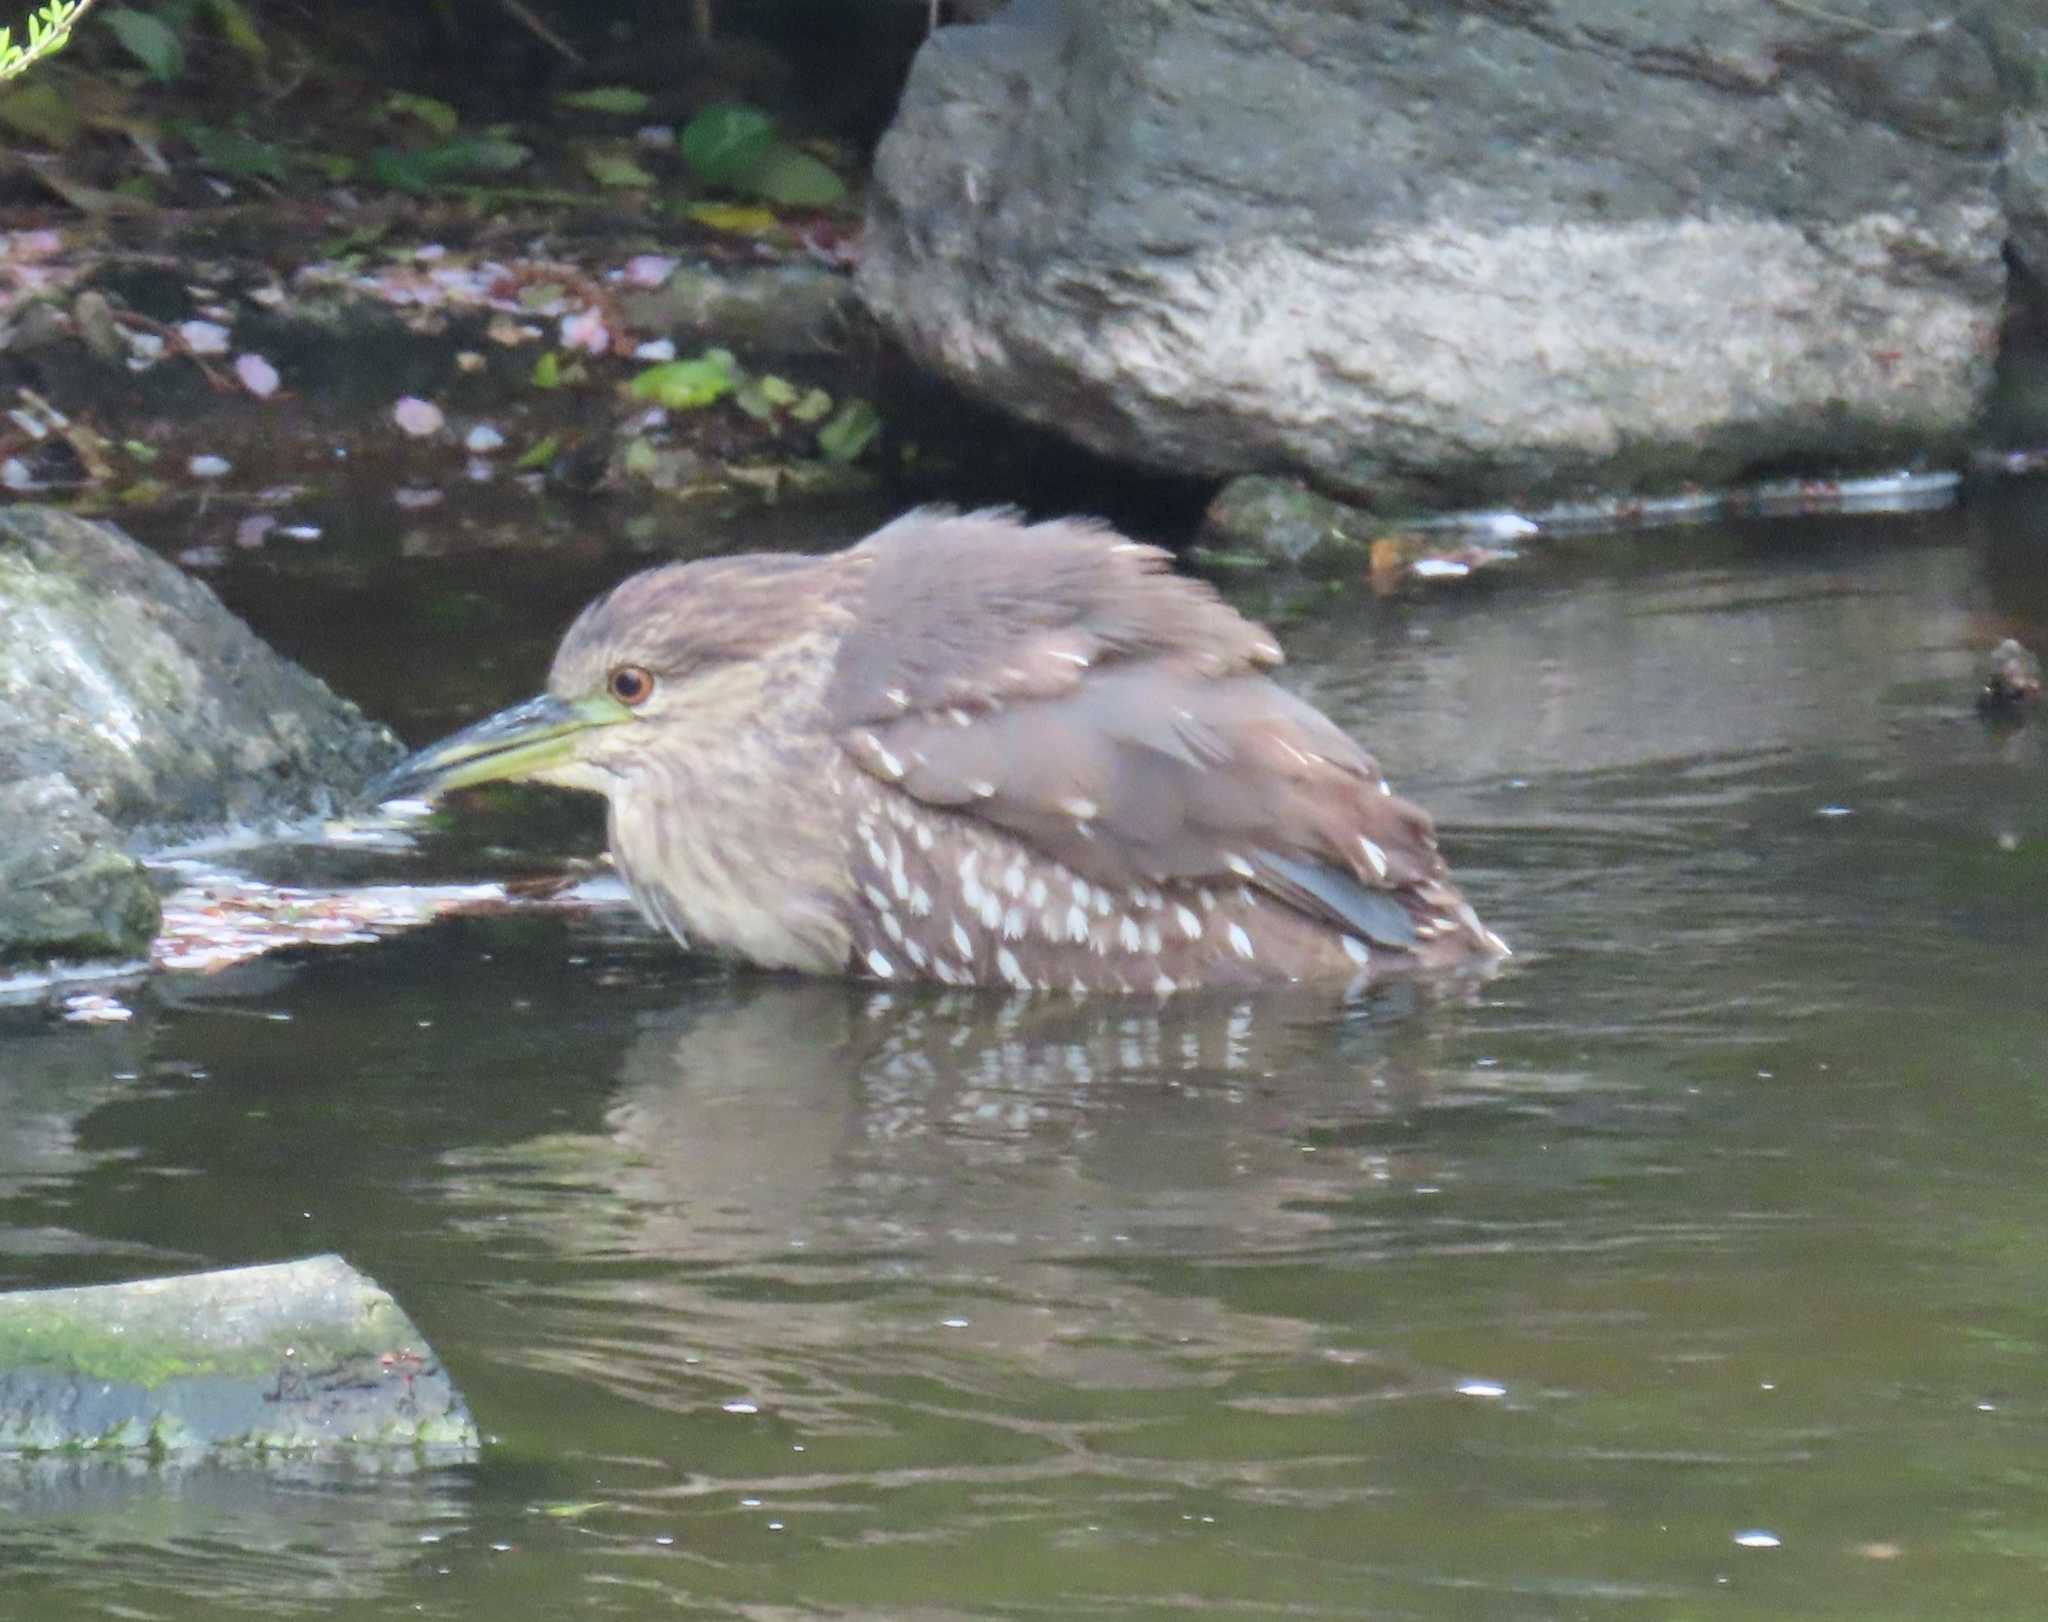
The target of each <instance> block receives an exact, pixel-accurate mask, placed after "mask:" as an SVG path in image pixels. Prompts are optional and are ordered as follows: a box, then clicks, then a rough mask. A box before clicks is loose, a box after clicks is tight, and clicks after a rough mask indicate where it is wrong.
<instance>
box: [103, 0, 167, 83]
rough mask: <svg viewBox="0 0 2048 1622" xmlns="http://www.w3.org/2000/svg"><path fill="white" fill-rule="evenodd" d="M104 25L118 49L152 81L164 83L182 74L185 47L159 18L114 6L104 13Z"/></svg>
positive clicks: (128, 7) (124, 7)
mask: <svg viewBox="0 0 2048 1622" xmlns="http://www.w3.org/2000/svg"><path fill="white" fill-rule="evenodd" d="M107 26H108V27H109V28H111V29H112V30H113V31H114V38H116V39H118V40H119V41H120V42H121V48H122V49H123V50H125V51H126V52H127V53H128V54H129V55H130V56H132V57H134V58H135V60H136V61H138V62H140V63H141V64H142V65H143V67H144V68H146V69H148V71H149V74H150V76H151V77H152V78H155V79H159V80H161V81H163V82H164V83H166V84H168V83H169V82H170V81H171V80H173V79H175V78H177V76H178V75H179V74H181V73H183V72H184V71H185V47H184V45H183V44H182V43H181V42H180V41H179V39H178V36H177V35H176V34H175V33H173V32H172V31H171V28H170V25H169V24H167V23H166V22H165V21H164V20H163V19H162V18H161V17H153V16H151V15H150V14H149V13H148V12H146V11H136V10H135V9H134V8H132V7H130V6H116V7H115V8H114V9H113V10H112V11H110V12H108V13H107Z"/></svg>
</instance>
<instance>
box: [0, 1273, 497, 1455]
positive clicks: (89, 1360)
mask: <svg viewBox="0 0 2048 1622" xmlns="http://www.w3.org/2000/svg"><path fill="white" fill-rule="evenodd" d="M478 1441H479V1437H478V1435H477V1428H476V1421H475V1420H473V1419H472V1418H471V1417H470V1414H469V1409H468V1406H467V1405H466V1404H465V1403H464V1402H463V1400H462V1395H461V1393H460V1392H459V1391H457V1390H456V1388H455V1385H454V1382H453V1381H452V1380H451V1379H450V1378H449V1376H448V1373H447V1371H446V1370H445V1369H444V1368H443V1367H442V1366H441V1363H440V1360H439V1359H438V1358H436V1357H435V1356H434V1352H433V1349H432V1348H431V1347H430V1346H428V1344H427V1343H426V1340H425V1339H424V1338H423V1337H422V1336H421V1334H420V1332H419V1330H418V1329H417V1328H416V1327H414V1325H413V1322H412V1320H411V1319H410V1318H408V1317H407V1316H406V1314H405V1311H404V1309H403V1308H401V1307H400V1306H399V1305H398V1303H397V1302H396V1301H394V1300H393V1299H392V1298H391V1297H390V1295H388V1294H387V1293H386V1292H385V1291H383V1290H381V1289H379V1288H378V1287H377V1285H376V1283H375V1281H374V1280H372V1279H369V1278H366V1277H365V1276H364V1275H363V1274H361V1273H359V1272H357V1271H356V1269H354V1268H353V1267H351V1266H349V1265H348V1263H347V1262H345V1261H343V1260H342V1259H341V1258H340V1257H339V1256H312V1257H308V1258H306V1259H305V1260H302V1261H293V1262H277V1263H274V1264H272V1265H269V1266H263V1267H236V1268H227V1269H223V1270H221V1271H219V1272H212V1273H187V1274H183V1275H180V1276H177V1277H172V1278H157V1279H146V1280H141V1281H138V1282H136V1283H132V1284H98V1285H91V1286H88V1287H86V1288H83V1289H65V1290H22V1291H17V1292H15V1293H13V1294H9V1295H0V1449H4V1450H6V1451H8V1452H20V1451H28V1452H51V1451H73V1450H82V1449H93V1450H106V1451H118V1452H126V1451H137V1450H146V1451H148V1452H151V1453H156V1454H164V1453H180V1452H192V1451H213V1450H248V1451H256V1452H279V1451H298V1450H311V1449H319V1450H322V1451H328V1450H332V1449H335V1448H338V1447H351V1448H363V1447H382V1448H388V1447H402V1448H407V1449H413V1448H448V1449H455V1450H460V1451H463V1452H467V1451H469V1450H473V1449H474V1448H475V1447H476V1446H477V1444H478Z"/></svg>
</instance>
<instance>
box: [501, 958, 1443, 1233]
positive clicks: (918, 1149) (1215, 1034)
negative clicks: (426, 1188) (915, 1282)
mask: <svg viewBox="0 0 2048 1622" xmlns="http://www.w3.org/2000/svg"><path fill="white" fill-rule="evenodd" d="M1462 994H1467V993H1460V992H1457V991H1450V992H1446V991H1445V990H1444V989H1442V988H1440V987H1431V988H1417V987H1415V986H1410V985H1399V984H1397V985H1394V986H1391V987H1387V988H1383V989H1379V990H1376V991H1375V992H1374V993H1373V994H1372V996H1371V998H1370V999H1369V1000H1367V1001H1363V1002H1360V1001H1349V1002H1347V1001H1342V1000H1340V999H1338V998H1337V997H1335V996H1333V995H1332V994H1331V993H1329V992H1328V991H1326V990H1324V991H1313V992H1312V991H1307V990H1303V991H1299V992H1279V993H1275V992H1262V993H1260V994H1258V995H1257V996H1243V995H1232V994H1226V993H1216V994H1196V995H1186V996H1180V997H1175V998H1170V999H1165V1000H1159V1001H1154V1000H1149V999H1147V1000H1139V999H1119V998H1092V999H1067V998H1058V997H1015V996H1005V995H1002V994H999V993H991V992H982V991H974V992H946V991H939V990H924V989H919V990H915V991H912V992H908V993H905V992H887V993H884V992H878V991H876V990H873V989H872V988H867V987H862V986H858V985H851V984H846V983H842V982H836V981H813V980H769V979H759V980H739V981H734V982H728V983H725V984H716V985H707V986H705V987H704V988H702V989H701V991H700V992H699V993H697V994H695V995H693V996H692V997H691V999H690V1000H688V1001H686V1002H684V1003H683V1004H681V1005H679V1006H678V1007H676V1008H674V1009H672V1010H670V1011H668V1012H666V1013H664V1014H661V1015H658V1016H654V1017H652V1018H651V1019H650V1020H649V1022H648V1023H647V1025H646V1027H645V1029H644V1030H643V1032H642V1034H641V1035H640V1036H639V1037H638V1039H637V1040H636V1041H635V1042H634V1043H633V1044H632V1046H631V1047H630V1048H629V1050H628V1052H627V1055H626V1057H625V1060H624V1062H623V1065H622V1069H621V1074H620V1078H619V1087H618V1092H617V1096H616V1101H615V1102H614V1103H613V1105H612V1106H611V1107H610V1109H609V1110H608V1112H607V1114H606V1118H605V1119H606V1125H607V1129H608V1135H607V1136H606V1137H605V1138H604V1139H595V1138H590V1139H573V1140H567V1141H560V1140H558V1141H556V1142H555V1143H553V1144H552V1145H551V1146H550V1148H549V1152H548V1153H547V1154H546V1156H545V1160H546V1164H547V1168H548V1171H549V1173H550V1175H551V1177H554V1178H559V1177H560V1176H561V1174H562V1173H564V1172H565V1171H567V1170H569V1167H570V1165H571V1164H572V1163H574V1162H576V1161H578V1160H583V1161H585V1162H587V1166H586V1169H587V1171H588V1173H589V1180H590V1181H591V1182H593V1183H595V1184H596V1185H597V1186H598V1187H599V1188H601V1189H602V1190H603V1191H604V1196H605V1197H603V1198H600V1199H599V1200H598V1202H597V1203H596V1205H595V1206H586V1207H585V1208H584V1213H583V1215H582V1216H577V1215H574V1214H572V1213H570V1212H567V1211H558V1212H555V1213H553V1214H552V1216H551V1217H550V1218H549V1219H547V1221H546V1223H545V1224H544V1225H545V1226H548V1227H551V1228H553V1229H554V1231H553V1234H552V1237H553V1238H554V1239H555V1240H556V1241H557V1242H560V1241H562V1240H564V1239H568V1240H569V1242H570V1243H571V1244H572V1245H576V1244H581V1243H593V1244H596V1245H598V1246H599V1247H600V1248H601V1249H604V1250H612V1249H613V1247H619V1248H621V1249H623V1250H624V1251H626V1252H628V1253H631V1254H635V1255H640V1256H651V1255H665V1256H668V1257H672V1258H678V1259H681V1258H688V1259H693V1260H699V1261H714V1260H724V1261H733V1260H738V1259H741V1258H754V1259H760V1258H764V1257H766V1256H770V1255H781V1254H783V1253H785V1252H786V1251H787V1250H788V1249H789V1248H790V1247H792V1246H795V1247H800V1248H804V1249H807V1250H809V1251H811V1252H812V1254H813V1256H814V1257H815V1256H816V1255H817V1253H819V1252H820V1251H824V1252H828V1253H829V1252H831V1251H835V1250H837V1251H855V1252H865V1251H870V1250H873V1249H875V1248H876V1247H882V1248H887V1249H891V1250H898V1249H902V1248H904V1247H910V1248H914V1249H931V1248H937V1249H942V1250H946V1251H949V1252H952V1253H954V1254H955V1257H956V1259H964V1258H963V1257H960V1256H959V1255H958V1253H959V1251H960V1249H961V1247H963V1246H964V1247H966V1248H967V1249H968V1250H973V1249H975V1248H977V1247H979V1246H981V1245H995V1246H998V1247H1002V1248H1004V1249H1010V1250H1014V1247H1017V1246H1028V1247H1029V1248H1030V1249H1031V1250H1032V1251H1033V1252H1034V1253H1038V1254H1045V1253H1048V1252H1052V1253H1069V1252H1080V1253H1085V1252H1088V1251H1092V1250H1095V1249H1097V1248H1098V1247H1104V1246H1109V1245H1118V1246H1131V1245H1153V1244H1160V1243H1163V1244H1166V1245H1168V1246H1169V1247H1170V1248H1171V1249H1173V1250H1174V1251H1176V1252H1182V1251H1186V1250H1188V1249H1190V1248H1192V1249H1194V1250H1197V1251H1201V1250H1216V1249H1226V1248H1234V1247H1236V1246H1239V1245H1242V1244H1244V1243H1247V1242H1258V1243H1273V1242H1279V1241H1281V1240H1282V1239H1283V1237H1284V1236H1285V1235H1287V1234H1299V1233H1301V1232H1302V1231H1303V1229H1304V1228H1305V1227H1313V1226H1314V1222H1315V1219H1314V1217H1313V1216H1312V1214H1310V1210H1309V1205H1310V1204H1312V1202H1313V1198H1314V1197H1315V1196H1316V1195H1317V1194H1321V1195H1328V1196H1338V1195H1341V1194H1343V1193H1344V1192H1345V1191H1347V1190H1354V1189H1356V1188H1357V1187H1358V1186H1359V1185H1360V1184H1361V1183H1369V1182H1371V1181H1372V1180H1374V1179H1375V1178H1378V1179H1380V1180H1384V1179H1385V1178H1386V1177H1387V1176H1388V1175H1389V1171H1390V1167H1391V1166H1392V1162H1391V1160H1390V1159H1389V1157H1388V1156H1386V1155H1376V1154H1374V1153H1373V1152H1371V1150H1370V1149H1369V1148H1366V1149H1361V1148H1360V1147H1359V1146H1358V1145H1357V1143H1355V1142H1350V1143H1349V1146H1348V1147H1344V1148H1342V1149H1341V1150H1338V1151H1336V1152H1332V1153H1330V1154H1328V1155H1326V1156H1325V1157H1324V1158H1323V1159H1322V1160H1321V1161H1318V1160H1317V1159H1316V1154H1315V1144H1316V1142H1317V1141H1321V1142H1325V1143H1328V1142H1330V1141H1333V1140H1342V1141H1346V1142H1349V1140H1350V1139H1351V1138H1353V1137H1357V1136H1359V1135H1360V1134H1361V1133H1363V1134H1364V1135H1365V1136H1369V1135H1370V1127H1371V1124H1372V1123H1374V1122H1384V1121H1386V1120H1387V1119H1389V1118H1390V1117H1394V1116H1397V1115H1399V1114H1400V1113H1401V1112H1402V1111H1403V1110H1404V1109H1406V1108H1407V1107H1409V1106H1410V1105H1411V1104H1412V1103H1413V1102H1414V1101H1415V1099H1416V1098H1417V1096H1418V1095H1419V1094H1420V1093H1421V1092H1422V1091H1423V1090H1424V1089H1425V1088H1426V1085H1427V1079H1426V1078H1427V1077H1428V1076H1429V1074H1430V1072H1431V1065H1432V1048H1433V1047H1434V1046H1435V1045H1437V1044H1439V1043H1440V1042H1441V1041H1442V1040H1443V1034H1442V1030H1441V1026H1440V1022H1438V1021H1435V1020H1431V1019H1428V1018H1408V1017H1405V1016H1406V1015H1407V1014H1408V1013H1409V1012H1410V1010H1412V1009H1413V1007H1414V1005H1415V1004H1416V1002H1417V1001H1418V1000H1424V1001H1440V1000H1441V999H1443V998H1444V997H1446V996H1457V995H1462ZM510 1154H511V1155H512V1156H515V1157H517V1156H519V1155H520V1154H521V1150H519V1149H514V1150H512V1151H510ZM493 1158H496V1157H495V1156H494V1157H493ZM572 1175H573V1174H572ZM578 1180H579V1181H580V1180H581V1179H578ZM500 1192H502V1190H501V1191H500ZM1305 1200H1307V1201H1308V1202H1309V1204H1304V1201H1305ZM599 1210H603V1211H607V1212H609V1214H610V1215H609V1219H608V1220H606V1221H605V1222H604V1224H603V1229H604V1231H603V1233H602V1235H600V1234H599V1233H598V1232H595V1231H589V1230H588V1228H587V1223H588V1221H589V1220H590V1219H591V1218H593V1217H595V1216H596V1215H597V1213H598V1211H599ZM534 1215H535V1217H536V1218H540V1217H541V1213H539V1212H535V1213H534ZM558 1220H559V1221H564V1222H567V1223H568V1224H569V1225H570V1227H571V1228H572V1229H582V1230H584V1231H583V1232H582V1234H581V1238H580V1239H574V1238H570V1236H569V1235H568V1234H565V1233H563V1232H562V1231H561V1229H560V1228H559V1227H557V1226H555V1223H556V1221H558Z"/></svg>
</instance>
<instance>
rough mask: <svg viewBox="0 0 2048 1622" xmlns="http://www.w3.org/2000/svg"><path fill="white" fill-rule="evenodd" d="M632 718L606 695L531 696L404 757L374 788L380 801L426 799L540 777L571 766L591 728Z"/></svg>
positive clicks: (621, 705)
mask: <svg viewBox="0 0 2048 1622" xmlns="http://www.w3.org/2000/svg"><path fill="white" fill-rule="evenodd" d="M631 718H632V711H630V710H628V709H627V708H626V707H625V705H623V704H620V703H617V702H615V701H613V700H612V699H609V698H604V697H597V698H586V699H580V700H578V701H577V702H575V703H570V702H569V701H568V700H567V699H560V698H556V697H554V696H553V695H551V694H548V695H543V696H542V697H540V698H531V699H528V700H527V701H526V702H525V703H524V704H517V705H514V706H513V707H512V708H511V709H509V710H500V711H499V712H498V713H497V714H496V715H493V716H491V717H490V718H489V719H487V720H483V721H479V722H477V724H476V725H475V726H473V727H466V728H464V729H463V730H462V731H460V732H458V733H456V734H455V736H454V737H452V738H443V739H442V740H441V741H440V742H439V743H434V744H429V745H427V747H426V748H424V749H422V750H420V752H419V753H418V754H416V755H409V756H407V757H406V758H405V759H404V760H401V761H400V762H399V763H398V764H397V765H396V766H394V767H392V768H391V770H390V772H389V773H388V774H387V775H386V776H385V777H384V779H383V781H381V782H380V783H378V784H377V786H376V789H375V793H376V796H377V799H378V801H379V803H382V802H384V801H387V800H425V799H432V798H433V797H434V796H435V795H437V794H440V793H443V792H444V791H446V790H448V789H451V788H468V787H469V786H470V785H471V784H473V783H498V782H503V781H506V780H508V779H511V778H522V777H527V778H531V777H541V776H544V775H546V774H547V773H549V772H550V771H554V770H557V769H559V768H563V767H568V766H572V765H574V764H575V762H576V760H577V759H578V749H577V745H578V743H579V742H580V741H581V739H582V737H583V735H584V734H585V733H587V732H589V731H590V730H591V729H592V728H593V727H604V726H613V725H616V724H617V723H618V722H620V721H626V720H630V719H631Z"/></svg>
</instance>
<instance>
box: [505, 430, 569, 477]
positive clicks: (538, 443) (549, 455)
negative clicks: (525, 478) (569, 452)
mask: <svg viewBox="0 0 2048 1622" xmlns="http://www.w3.org/2000/svg"><path fill="white" fill-rule="evenodd" d="M561 450H562V439H561V436H560V435H559V434H549V435H548V436H547V437H546V438H544V439H536V440H535V441H534V442H533V443H532V444H531V445H529V446H527V448H526V452H525V454H524V455H522V456H521V457H520V458H519V460H518V461H516V462H514V463H513V464H512V465H513V466H514V467H516V468H519V469H520V470H522V471H527V472H530V471H531V470H532V469H534V468H537V467H546V466H547V465H548V463H550V462H552V461H553V460H554V459H555V458H556V457H557V456H558V455H560V454H561Z"/></svg>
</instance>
